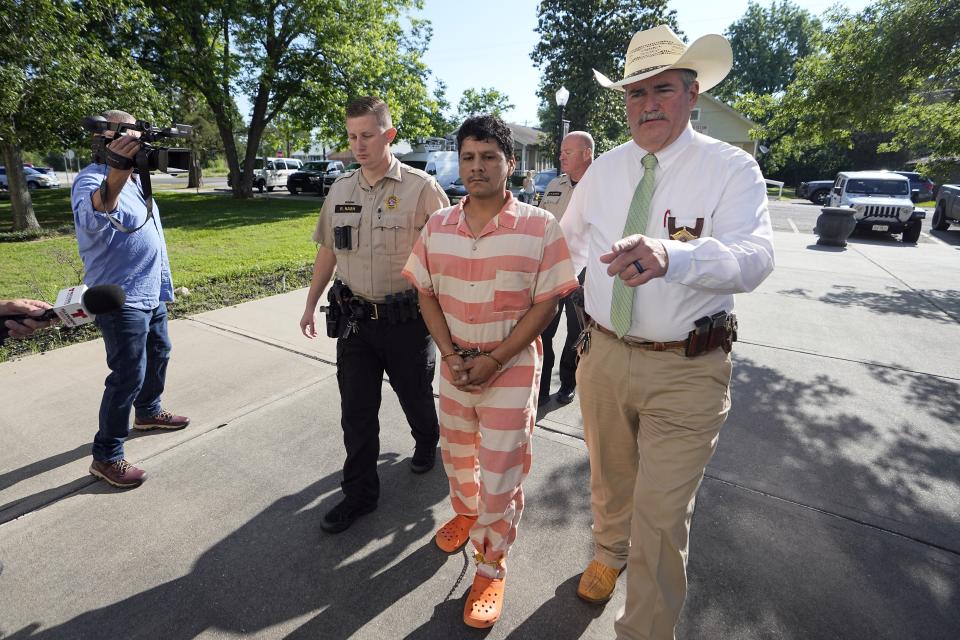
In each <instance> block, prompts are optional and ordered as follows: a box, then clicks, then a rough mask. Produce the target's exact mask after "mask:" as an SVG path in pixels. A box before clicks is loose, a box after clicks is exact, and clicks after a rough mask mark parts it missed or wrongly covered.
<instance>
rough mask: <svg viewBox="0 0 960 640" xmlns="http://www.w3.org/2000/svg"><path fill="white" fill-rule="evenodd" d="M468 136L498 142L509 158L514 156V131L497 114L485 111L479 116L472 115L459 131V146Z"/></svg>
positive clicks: (458, 146)
mask: <svg viewBox="0 0 960 640" xmlns="http://www.w3.org/2000/svg"><path fill="white" fill-rule="evenodd" d="M467 138H475V139H477V140H481V141H482V140H492V141H494V142H496V143H497V146H498V147H500V150H501V151H503V155H504V156H506V158H507V159H508V160H509V159H510V158H512V157H513V132H512V131H510V127H508V126H507V123H505V122H504V121H503V120H501V119H500V118H499V117H497V116H495V115H491V114H489V113H485V114H483V115H479V116H470V117H469V118H467V119H466V120H464V121H463V124H461V125H460V130H459V131H457V148H458V149H459V148H460V147H461V146H463V141H464V140H466V139H467Z"/></svg>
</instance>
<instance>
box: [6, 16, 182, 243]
mask: <svg viewBox="0 0 960 640" xmlns="http://www.w3.org/2000/svg"><path fill="white" fill-rule="evenodd" d="M108 3H109V4H110V5H111V6H114V7H119V6H122V3H121V2H119V1H117V0H102V1H101V0H98V1H92V2H89V3H88V4H87V9H90V10H91V12H89V13H88V12H87V11H85V10H83V9H81V8H80V7H78V6H77V5H76V4H75V3H73V2H68V1H66V0H36V1H32V2H21V1H19V0H0V25H2V27H3V32H4V36H3V38H0V152H2V158H3V163H4V165H5V166H6V168H7V177H8V183H9V189H10V203H11V209H12V210H13V229H14V230H23V229H39V228H40V225H39V224H38V223H37V218H36V215H35V214H34V212H33V203H32V199H31V198H30V194H29V192H28V191H27V188H26V181H25V179H24V177H23V169H22V151H23V150H24V149H27V150H35V151H39V150H43V149H51V148H61V149H62V148H64V147H72V146H80V147H82V146H86V145H87V144H88V142H87V137H86V136H85V135H84V133H83V130H82V129H81V127H80V123H81V121H82V120H83V118H84V117H85V116H88V115H90V114H93V113H98V112H100V111H103V110H105V109H112V108H119V109H125V110H128V111H130V112H132V113H138V114H142V115H141V117H144V118H149V117H151V115H152V114H156V113H160V112H162V111H163V106H164V100H162V99H161V97H160V95H159V94H158V92H157V91H155V90H154V89H153V85H152V84H151V79H150V76H149V74H148V73H146V72H145V71H144V70H143V69H141V68H140V67H139V66H137V65H136V64H135V63H134V62H132V61H131V60H130V58H129V56H128V55H124V56H113V55H111V52H110V51H109V50H107V49H106V48H105V47H103V46H102V44H101V43H100V41H98V40H96V39H91V38H88V32H89V30H90V29H91V22H92V21H94V20H96V19H97V18H96V16H97V14H98V12H99V10H100V9H101V8H102V7H103V6H105V5H107V4H108ZM111 26H112V28H113V29H115V30H116V31H117V32H120V33H122V32H123V31H124V30H125V25H123V24H114V25H111Z"/></svg>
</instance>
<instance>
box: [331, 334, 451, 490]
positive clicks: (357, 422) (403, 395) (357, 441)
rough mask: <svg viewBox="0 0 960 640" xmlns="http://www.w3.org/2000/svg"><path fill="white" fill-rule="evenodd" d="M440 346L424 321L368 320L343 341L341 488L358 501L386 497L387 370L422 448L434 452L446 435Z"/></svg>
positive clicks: (339, 343)
mask: <svg viewBox="0 0 960 640" xmlns="http://www.w3.org/2000/svg"><path fill="white" fill-rule="evenodd" d="M435 368H436V350H435V347H434V343H433V339H432V338H431V337H430V333H429V332H428V331H427V327H426V325H425V324H424V323H423V320H422V319H420V318H417V319H416V320H411V321H408V322H404V323H400V324H388V323H387V322H386V321H384V320H365V321H362V322H360V323H359V324H358V331H357V332H355V333H352V334H351V335H350V336H349V337H348V338H340V339H338V340H337V382H338V384H339V386H340V407H341V418H340V426H341V427H342V429H343V444H344V446H345V448H346V450H347V459H346V461H345V462H344V463H343V482H342V483H341V485H340V486H341V488H342V489H343V494H344V496H345V497H346V499H347V500H348V501H349V502H351V503H354V504H359V505H369V504H376V502H377V499H378V498H379V497H380V478H379V477H378V475H377V458H378V457H379V456H380V420H379V413H380V389H381V385H382V384H383V374H384V372H386V374H387V376H388V377H389V378H390V385H391V386H392V387H393V390H394V391H395V392H396V394H397V397H398V398H399V400H400V406H401V407H402V408H403V413H404V414H405V415H406V417H407V422H408V423H409V425H410V433H411V434H412V435H413V440H414V443H415V444H416V451H417V452H420V453H421V455H424V456H433V455H434V450H435V449H436V446H437V442H438V441H439V439H440V426H439V423H438V421H437V409H436V405H434V402H433V386H432V385H433V372H434V369H435Z"/></svg>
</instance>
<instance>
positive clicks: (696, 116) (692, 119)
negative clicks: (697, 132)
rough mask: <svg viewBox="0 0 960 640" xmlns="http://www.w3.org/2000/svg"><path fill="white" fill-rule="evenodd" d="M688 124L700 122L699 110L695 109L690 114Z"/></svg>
mask: <svg viewBox="0 0 960 640" xmlns="http://www.w3.org/2000/svg"><path fill="white" fill-rule="evenodd" d="M690 122H700V109H699V108H696V109H693V110H692V111H691V112H690Z"/></svg>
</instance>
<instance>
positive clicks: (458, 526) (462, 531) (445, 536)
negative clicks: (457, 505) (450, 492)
mask: <svg viewBox="0 0 960 640" xmlns="http://www.w3.org/2000/svg"><path fill="white" fill-rule="evenodd" d="M476 521H477V519H476V518H471V517H469V516H461V515H456V516H454V517H453V520H451V521H450V522H448V523H447V524H445V525H443V526H442V527H440V529H439V530H437V537H436V541H437V546H438V547H440V550H441V551H444V552H445V553H454V552H455V551H459V550H460V549H461V548H462V547H463V545H465V544H467V542H468V541H469V540H470V529H471V528H472V527H473V523H474V522H476Z"/></svg>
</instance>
